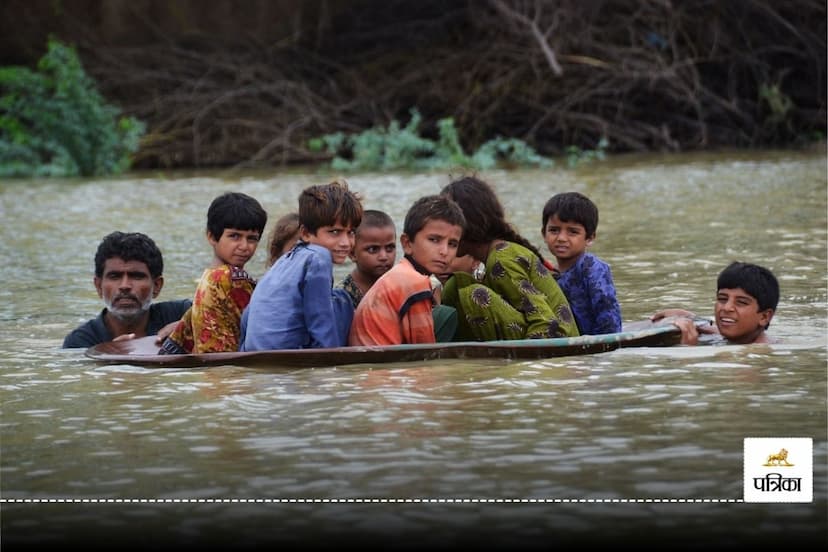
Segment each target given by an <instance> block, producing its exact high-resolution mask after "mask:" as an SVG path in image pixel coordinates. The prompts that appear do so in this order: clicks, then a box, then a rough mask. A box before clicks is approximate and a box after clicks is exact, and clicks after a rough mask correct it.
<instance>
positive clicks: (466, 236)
mask: <svg viewBox="0 0 828 552" xmlns="http://www.w3.org/2000/svg"><path fill="white" fill-rule="evenodd" d="M440 193H441V194H442V195H446V196H448V197H450V198H452V199H453V200H454V201H456V202H457V204H458V205H460V208H461V209H462V210H463V215H464V216H465V218H466V228H465V231H464V232H463V240H462V241H465V242H469V243H476V244H484V243H489V242H491V241H493V240H498V239H500V240H506V241H510V242H515V243H518V244H520V245H522V246H523V247H525V248H527V249H529V250H530V251H532V253H534V254H535V255H537V256H538V258H540V259H543V255H541V252H540V251H538V248H537V247H535V246H534V245H532V244H531V243H530V242H529V240H527V239H526V238H524V237H523V236H521V235H520V234H518V233H517V231H516V230H515V229H514V227H512V225H511V224H509V223H508V222H506V215H505V214H504V211H503V205H501V204H500V200H499V199H498V198H497V194H495V191H494V189H492V187H491V186H490V185H489V184H488V183H486V182H484V181H482V180H480V179H479V178H477V177H475V176H464V177H462V178H459V179H457V180H454V181H452V182H451V183H449V184H448V185H447V186H446V187H445V188H443V190H442V191H441V192H440Z"/></svg>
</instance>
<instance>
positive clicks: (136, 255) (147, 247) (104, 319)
mask: <svg viewBox="0 0 828 552" xmlns="http://www.w3.org/2000/svg"><path fill="white" fill-rule="evenodd" d="M163 270H164V260H163V258H162V256H161V251H160V250H159V249H158V247H157V246H156V245H155V242H154V241H152V239H151V238H150V237H149V236H147V235H145V234H141V233H139V232H130V233H124V232H113V233H111V234H109V235H107V236H106V237H104V239H103V241H101V243H100V245H99V246H98V251H97V253H95V277H94V279H93V282H94V284H95V289H96V290H97V291H98V296H99V297H100V298H101V299H103V301H104V305H106V306H105V307H104V309H103V310H102V311H101V313H100V314H99V315H98V317H97V318H94V319H92V320H89V321H88V322H85V323H83V324H81V325H80V326H78V327H77V328H75V329H74V330H72V331H71V332H70V333H69V334H68V335H67V336H66V338H65V339H64V340H63V347H64V348H72V347H91V346H93V345H97V344H98V343H103V342H105V341H112V340H122V339H131V338H135V337H144V336H147V335H154V334H159V338H161V337H163V336H165V335H168V334H169V333H170V332H171V331H172V328H173V327H174V324H175V323H177V322H178V320H179V319H180V318H181V316H182V315H183V314H184V312H185V311H186V310H187V309H188V308H189V307H190V305H191V304H192V302H191V301H190V300H189V299H185V300H180V301H164V302H161V303H155V304H153V302H152V300H153V299H155V298H156V297H158V294H159V293H161V288H162V287H163V286H164V276H163V275H162V273H163Z"/></svg>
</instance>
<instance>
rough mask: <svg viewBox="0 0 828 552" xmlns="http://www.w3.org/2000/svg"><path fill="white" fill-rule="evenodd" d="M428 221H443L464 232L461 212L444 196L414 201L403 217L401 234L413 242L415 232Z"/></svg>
mask: <svg viewBox="0 0 828 552" xmlns="http://www.w3.org/2000/svg"><path fill="white" fill-rule="evenodd" d="M430 220H442V221H445V222H447V223H449V224H453V225H455V226H459V227H460V228H463V231H464V232H465V227H466V218H465V217H464V216H463V210H462V209H461V208H460V206H459V205H458V204H457V203H456V202H455V201H454V200H453V199H451V198H450V197H448V196H444V195H430V196H424V197H421V198H420V199H418V200H417V201H415V202H414V204H413V205H412V206H411V208H409V209H408V213H406V215H405V222H404V223H403V232H404V233H405V234H406V235H407V236H408V239H410V240H412V241H413V240H414V236H416V235H417V232H419V231H420V230H422V229H423V227H424V226H425V225H426V224H427V223H428V221H430Z"/></svg>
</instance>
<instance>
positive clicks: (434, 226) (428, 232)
mask: <svg viewBox="0 0 828 552" xmlns="http://www.w3.org/2000/svg"><path fill="white" fill-rule="evenodd" d="M462 235H463V229H462V228H461V227H460V226H457V225H456V224H450V223H448V222H446V221H444V220H434V219H432V220H429V221H427V222H426V224H425V226H423V228H422V230H420V231H419V232H417V234H416V235H415V236H414V237H413V239H411V238H409V236H408V235H406V234H402V235H401V236H400V243H401V244H402V246H403V251H405V254H406V255H411V257H412V258H413V259H414V260H415V261H417V262H418V263H420V264H421V265H423V266H424V267H425V269H426V270H428V271H429V272H431V273H432V274H443V273H446V272H449V271H450V270H451V262H452V261H453V260H454V257H455V256H456V255H457V246H458V245H460V237H461V236H462Z"/></svg>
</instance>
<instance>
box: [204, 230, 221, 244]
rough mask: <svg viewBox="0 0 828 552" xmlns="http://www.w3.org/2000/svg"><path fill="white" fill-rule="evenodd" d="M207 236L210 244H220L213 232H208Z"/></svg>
mask: <svg viewBox="0 0 828 552" xmlns="http://www.w3.org/2000/svg"><path fill="white" fill-rule="evenodd" d="M205 235H206V236H207V241H208V242H210V243H212V244H215V243H217V242H218V240H217V239H216V237H215V236H214V235H213V233H212V232H210V231H209V230H207V231H206V232H205Z"/></svg>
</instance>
